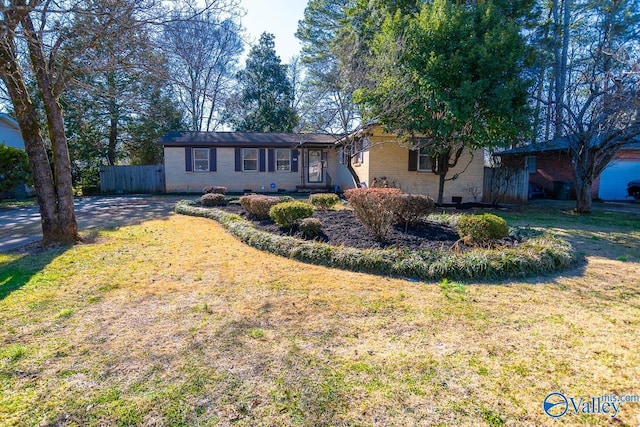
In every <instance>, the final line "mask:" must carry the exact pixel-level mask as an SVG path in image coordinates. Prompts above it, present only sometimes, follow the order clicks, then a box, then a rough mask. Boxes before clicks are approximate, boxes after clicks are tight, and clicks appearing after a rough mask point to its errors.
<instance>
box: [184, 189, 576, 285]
mask: <svg viewBox="0 0 640 427" xmlns="http://www.w3.org/2000/svg"><path fill="white" fill-rule="evenodd" d="M176 212H177V213H180V214H184V215H192V216H199V217H204V218H209V219H213V220H216V221H218V222H219V223H220V224H222V225H223V226H224V227H225V228H226V229H227V230H229V232H230V233H231V234H233V235H234V236H236V237H238V238H239V239H240V240H242V241H243V242H244V243H246V244H248V245H250V246H252V247H254V248H257V249H260V250H264V251H268V252H271V253H274V254H276V255H280V256H283V257H287V258H291V259H295V260H298V261H304V262H309V263H313V264H318V265H324V266H328V267H335V268H341V269H345V270H351V271H362V272H367V273H372V274H380V275H389V276H399V277H407V278H415V279H419V280H441V279H443V278H447V279H451V280H468V279H474V280H495V279H506V278H512V277H526V276H531V275H538V274H543V273H548V272H552V271H556V270H559V269H562V268H565V267H568V266H570V265H571V264H573V263H574V262H575V260H576V257H575V254H574V251H573V248H572V247H571V245H570V244H569V243H568V242H566V241H564V240H562V239H559V238H555V237H552V236H550V235H543V236H537V237H533V238H531V239H528V240H525V241H524V242H523V243H522V244H520V245H519V246H518V247H517V248H506V249H505V248H501V249H484V248H478V249H474V250H472V251H469V252H465V253H461V254H456V253H454V252H450V251H437V250H429V251H401V250H396V249H384V250H378V249H356V248H350V247H344V246H332V245H329V244H326V243H320V242H315V241H313V242H310V241H306V240H301V239H296V238H294V237H290V236H280V235H276V234H271V233H268V232H265V231H261V230H258V229H256V228H255V226H254V225H253V224H252V223H251V222H249V221H246V220H244V219H242V218H241V217H240V216H238V215H234V214H229V213H227V212H223V211H221V210H219V209H214V208H202V207H199V206H196V205H195V204H194V203H193V202H188V201H182V202H179V203H178V204H177V205H176Z"/></svg>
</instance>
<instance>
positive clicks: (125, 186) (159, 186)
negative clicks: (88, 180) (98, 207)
mask: <svg viewBox="0 0 640 427" xmlns="http://www.w3.org/2000/svg"><path fill="white" fill-rule="evenodd" d="M100 191H101V192H102V193H108V194H149V193H164V168H163V166H162V165H149V166H102V167H101V168H100Z"/></svg>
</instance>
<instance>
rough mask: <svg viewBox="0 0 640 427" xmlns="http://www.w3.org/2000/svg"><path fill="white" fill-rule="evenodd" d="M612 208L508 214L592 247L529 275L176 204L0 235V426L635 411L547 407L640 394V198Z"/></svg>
mask: <svg viewBox="0 0 640 427" xmlns="http://www.w3.org/2000/svg"><path fill="white" fill-rule="evenodd" d="M607 215H608V214H606V213H604V212H599V213H594V214H593V216H592V217H588V218H586V219H585V218H584V217H577V218H574V217H571V216H568V215H566V214H562V213H559V212H557V211H554V212H551V211H545V210H544V209H543V210H542V211H541V212H534V211H530V212H518V213H508V214H505V215H504V216H506V217H507V219H508V220H509V221H510V223H514V224H519V225H525V224H531V225H532V226H549V227H552V228H553V229H554V230H555V231H556V232H558V233H561V234H564V235H565V236H567V237H568V238H569V239H570V240H571V241H572V242H573V243H574V245H575V246H576V248H577V249H578V251H582V252H584V253H585V255H586V260H587V262H586V263H585V264H582V265H580V266H578V267H576V268H574V269H573V270H571V271H566V272H564V273H561V274H556V275H553V276H548V277H539V278H535V279H531V280H528V281H525V282H521V283H497V284H474V283H466V284H461V283H450V282H442V283H417V282H410V281H405V280H401V279H390V278H383V277H377V276H371V275H367V274H357V273H350V272H345V271H340V270H332V269H327V268H323V267H316V266H311V265H306V264H301V263H298V262H293V261H290V260H287V259H284V258H279V257H276V256H273V255H270V254H266V253H263V252H259V251H257V250H255V249H252V248H249V247H246V246H244V245H243V244H242V243H240V242H239V241H237V240H236V239H234V238H233V237H231V236H230V235H228V234H227V233H226V232H224V230H223V229H222V228H221V227H220V226H218V225H217V224H216V223H215V222H213V221H211V220H206V219H202V218H192V217H186V216H179V215H172V216H170V217H168V218H167V219H166V220H155V221H148V222H145V223H143V224H141V225H137V226H130V227H125V228H121V229H118V230H115V231H104V232H101V233H100V234H99V235H98V236H96V239H95V242H93V243H90V244H83V245H78V246H75V247H73V248H69V249H67V250H63V249H60V250H54V251H48V252H40V253H36V254H27V255H24V254H9V255H7V254H0V425H3V426H4V425H8V426H13V425H18V426H23V425H24V426H31V425H40V426H47V425H51V426H53V425H62V426H86V425H88V426H91V425H94V426H105V425H153V426H160V425H165V426H169V425H171V426H174V425H221V426H225V425H237V426H255V425H264V426H288V425H326V426H340V425H349V426H350V425H363V426H369V425H375V426H409V425H531V426H539V425H558V423H559V422H560V423H561V424H562V425H584V424H592V425H609V424H611V423H614V424H618V425H632V426H637V425H639V424H640V403H624V404H622V406H621V409H620V412H619V413H618V414H617V416H616V417H615V419H612V418H611V417H610V416H608V415H602V414H601V415H586V414H582V415H576V414H567V415H565V416H564V417H563V418H562V419H561V420H560V421H556V420H553V419H551V418H550V417H548V416H547V415H545V414H544V412H543V411H542V401H543V399H544V398H545V396H546V395H547V394H548V393H550V392H553V391H561V392H563V393H565V394H566V395H568V396H575V397H591V396H600V395H604V394H610V393H614V394H618V395H622V394H640V353H639V352H638V348H640V226H639V225H638V222H639V221H640V219H639V218H640V217H638V216H637V215H631V214H630V215H626V214H619V215H617V216H615V220H612V221H605V220H606V218H608V217H607ZM611 218H614V217H611Z"/></svg>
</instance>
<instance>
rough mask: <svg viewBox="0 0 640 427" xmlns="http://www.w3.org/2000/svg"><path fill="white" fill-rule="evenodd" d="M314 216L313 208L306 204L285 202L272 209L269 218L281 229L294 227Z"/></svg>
mask: <svg viewBox="0 0 640 427" xmlns="http://www.w3.org/2000/svg"><path fill="white" fill-rule="evenodd" d="M311 215H313V206H311V205H310V204H308V203H304V202H284V203H278V204H277V205H275V206H273V207H271V209H270V210H269V216H270V217H271V219H272V220H273V222H275V223H276V224H278V225H279V226H280V227H289V228H291V227H293V226H294V225H295V224H297V223H298V221H300V220H301V219H303V218H308V217H310V216H311Z"/></svg>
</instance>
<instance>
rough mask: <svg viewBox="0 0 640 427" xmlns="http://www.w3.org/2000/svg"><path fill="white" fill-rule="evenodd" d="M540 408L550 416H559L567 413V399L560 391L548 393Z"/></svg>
mask: <svg viewBox="0 0 640 427" xmlns="http://www.w3.org/2000/svg"><path fill="white" fill-rule="evenodd" d="M542 409H544V412H545V413H546V414H547V415H549V416H550V417H552V418H560V417H561V416H563V415H564V414H566V413H567V410H568V409H569V401H568V400H567V398H566V397H565V396H564V394H562V393H558V392H557V391H556V392H553V393H549V394H548V395H547V397H545V398H544V401H543V402H542Z"/></svg>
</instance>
